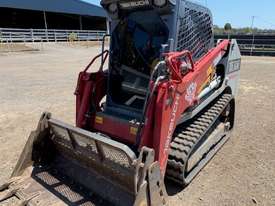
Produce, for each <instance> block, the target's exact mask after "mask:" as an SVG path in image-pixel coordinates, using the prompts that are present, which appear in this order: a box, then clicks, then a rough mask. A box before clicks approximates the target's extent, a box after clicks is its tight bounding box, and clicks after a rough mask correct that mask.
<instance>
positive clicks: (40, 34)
mask: <svg viewBox="0 0 275 206" xmlns="http://www.w3.org/2000/svg"><path fill="white" fill-rule="evenodd" d="M105 34H106V31H100V30H58V29H14V28H0V42H1V43H16V42H65V41H100V40H102V38H103V36H104V35H105Z"/></svg>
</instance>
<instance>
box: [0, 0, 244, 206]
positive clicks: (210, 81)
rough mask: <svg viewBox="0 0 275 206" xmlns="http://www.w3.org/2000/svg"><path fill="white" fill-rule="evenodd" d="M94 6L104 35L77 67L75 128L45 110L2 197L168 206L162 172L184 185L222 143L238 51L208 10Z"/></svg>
mask: <svg viewBox="0 0 275 206" xmlns="http://www.w3.org/2000/svg"><path fill="white" fill-rule="evenodd" d="M101 5H102V7H103V8H104V9H105V10H106V12H107V13H108V16H109V31H110V32H109V33H110V35H109V36H110V47H109V49H108V50H104V48H105V46H104V42H105V37H104V38H103V47H102V48H103V49H102V53H101V54H100V55H98V56H97V57H95V59H94V60H93V61H92V62H91V63H90V64H89V65H88V66H87V68H85V70H84V71H82V72H80V74H79V78H78V82H77V87H76V91H75V95H76V126H71V125H68V124H66V123H63V122H60V121H58V120H56V119H53V118H52V116H51V114H50V113H44V114H43V115H42V117H41V119H40V121H39V123H38V127H37V129H36V130H35V131H34V132H32V133H31V135H30V137H29V139H28V141H27V144H26V146H25V148H24V150H23V152H22V155H21V156H20V158H19V161H18V163H17V165H16V167H15V169H14V171H13V174H12V176H11V179H10V181H9V182H7V183H5V184H4V185H3V186H1V187H0V191H1V193H0V200H2V201H10V200H11V198H13V199H16V201H17V202H16V203H14V205H16V204H18V205H30V206H31V205H35V206H38V205H39V206H40V205H83V206H84V205H85V206H86V205H115V206H130V205H134V206H146V205H148V206H160V205H168V203H167V199H166V196H167V193H166V189H165V185H164V178H167V179H170V180H172V181H174V182H175V184H180V185H182V186H186V185H188V184H189V183H190V181H191V180H192V179H193V178H194V177H195V176H196V175H197V174H198V172H199V171H200V170H201V169H202V168H203V167H204V166H205V165H206V163H207V162H209V160H210V159H211V158H212V157H213V155H214V154H215V153H216V152H217V151H218V150H219V149H220V148H221V146H222V145H223V144H224V143H225V142H226V141H227V140H228V138H229V136H230V133H231V131H232V129H233V128H234V113H235V96H236V93H237V89H238V81H239V71H240V62H241V56H240V51H239V48H238V45H237V43H236V41H235V40H219V41H218V42H217V44H214V40H213V32H212V31H213V30H212V16H211V13H210V11H209V10H208V9H207V8H205V7H203V6H200V5H197V4H195V3H192V2H189V1H185V0H131V1H129V0H102V1H101ZM97 58H101V66H100V67H99V68H95V67H93V62H94V61H95V60H96V59H97ZM107 60H108V64H107V63H106V64H105V62H107ZM90 67H92V68H93V70H95V69H97V72H89V69H90ZM182 204H183V205H184V203H182Z"/></svg>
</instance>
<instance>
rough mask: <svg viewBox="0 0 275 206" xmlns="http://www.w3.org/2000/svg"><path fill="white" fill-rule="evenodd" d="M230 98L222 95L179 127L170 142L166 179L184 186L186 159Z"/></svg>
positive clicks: (230, 96) (228, 95) (227, 95)
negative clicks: (189, 121)
mask: <svg viewBox="0 0 275 206" xmlns="http://www.w3.org/2000/svg"><path fill="white" fill-rule="evenodd" d="M231 98H232V95H231V94H223V95H221V96H220V97H219V98H218V99H217V100H215V102H214V103H212V104H211V105H210V106H208V108H207V109H206V110H205V111H204V112H202V113H201V114H200V115H198V116H196V117H195V118H194V120H193V121H192V122H191V123H189V124H188V125H187V126H185V125H184V124H183V125H182V126H181V125H179V126H178V127H177V129H176V130H175V133H174V136H173V140H172V142H171V144H170V145H171V150H170V153H169V158H168V164H167V170H166V177H167V178H168V179H171V180H173V181H175V182H177V183H179V184H181V185H186V182H185V178H184V174H185V168H186V162H187V160H188V157H189V156H190V155H191V154H192V151H193V149H194V147H195V146H196V144H197V143H198V142H199V141H200V140H201V138H202V137H203V136H205V134H206V133H207V132H208V131H209V130H210V129H211V127H212V124H213V123H214V122H215V121H216V120H217V118H218V117H219V116H220V114H221V113H222V112H223V111H224V109H225V108H226V106H227V105H228V103H229V102H230V100H231Z"/></svg>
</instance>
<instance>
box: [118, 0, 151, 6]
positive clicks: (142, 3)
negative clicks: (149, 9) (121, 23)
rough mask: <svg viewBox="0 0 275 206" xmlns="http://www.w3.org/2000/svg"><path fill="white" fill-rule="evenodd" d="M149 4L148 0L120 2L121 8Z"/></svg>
mask: <svg viewBox="0 0 275 206" xmlns="http://www.w3.org/2000/svg"><path fill="white" fill-rule="evenodd" d="M149 4H150V2H149V0H140V1H130V2H123V3H120V6H122V7H123V8H132V7H139V6H146V5H149Z"/></svg>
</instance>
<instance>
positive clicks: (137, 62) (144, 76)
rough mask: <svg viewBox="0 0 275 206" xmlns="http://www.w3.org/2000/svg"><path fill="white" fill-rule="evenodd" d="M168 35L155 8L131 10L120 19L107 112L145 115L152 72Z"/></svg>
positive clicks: (113, 48)
mask: <svg viewBox="0 0 275 206" xmlns="http://www.w3.org/2000/svg"><path fill="white" fill-rule="evenodd" d="M168 38H169V30H168V28H167V26H166V24H165V23H164V22H163V20H162V19H161V17H160V16H159V14H158V13H157V12H155V11H154V10H146V11H135V12H131V13H129V14H128V15H126V16H125V17H123V18H122V19H121V20H119V21H118V23H117V25H116V26H115V28H114V30H113V32H112V35H111V46H110V64H109V76H108V90H107V104H106V107H105V112H106V113H110V114H112V115H116V114H117V115H118V116H120V117H121V116H123V115H124V116H125V117H126V118H127V119H136V118H138V117H139V116H140V115H141V114H142V110H143V106H144V103H145V98H146V94H147V90H148V86H149V80H150V76H151V72H152V70H153V69H154V67H155V66H156V65H157V63H158V62H159V61H160V57H161V50H162V45H164V44H166V43H167V41H168Z"/></svg>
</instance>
